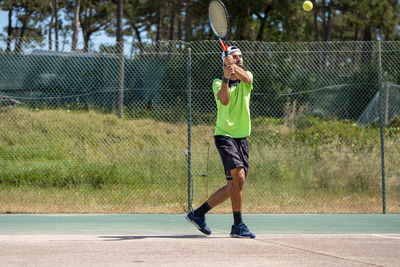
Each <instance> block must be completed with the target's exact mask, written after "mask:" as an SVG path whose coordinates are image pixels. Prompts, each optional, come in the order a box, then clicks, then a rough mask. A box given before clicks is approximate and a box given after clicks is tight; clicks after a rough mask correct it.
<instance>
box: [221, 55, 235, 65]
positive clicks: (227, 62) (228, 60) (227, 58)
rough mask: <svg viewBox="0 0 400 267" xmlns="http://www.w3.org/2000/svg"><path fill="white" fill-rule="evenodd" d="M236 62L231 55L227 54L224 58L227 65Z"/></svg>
mask: <svg viewBox="0 0 400 267" xmlns="http://www.w3.org/2000/svg"><path fill="white" fill-rule="evenodd" d="M235 63H236V61H235V59H234V58H233V57H232V56H231V55H228V56H226V57H225V58H224V64H225V66H229V65H233V64H235Z"/></svg>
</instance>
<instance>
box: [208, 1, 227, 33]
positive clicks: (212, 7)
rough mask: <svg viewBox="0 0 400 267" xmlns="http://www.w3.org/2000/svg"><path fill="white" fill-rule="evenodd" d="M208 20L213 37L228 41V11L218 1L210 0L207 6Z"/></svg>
mask: <svg viewBox="0 0 400 267" xmlns="http://www.w3.org/2000/svg"><path fill="white" fill-rule="evenodd" d="M208 20H209V22H210V26H211V29H212V31H213V32H214V35H215V36H216V37H217V38H218V39H225V40H226V39H228V31H229V19H228V11H227V10H226V7H225V5H224V4H223V3H222V2H221V1H220V0H212V1H211V2H210V4H209V5H208Z"/></svg>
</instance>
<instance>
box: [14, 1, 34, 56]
mask: <svg viewBox="0 0 400 267" xmlns="http://www.w3.org/2000/svg"><path fill="white" fill-rule="evenodd" d="M25 8H26V10H25V15H24V19H23V20H22V26H21V32H20V34H19V36H18V39H17V43H16V44H15V52H17V53H20V52H22V48H21V46H22V39H23V38H24V34H25V30H26V26H27V25H28V21H29V17H30V16H31V12H30V11H29V7H25Z"/></svg>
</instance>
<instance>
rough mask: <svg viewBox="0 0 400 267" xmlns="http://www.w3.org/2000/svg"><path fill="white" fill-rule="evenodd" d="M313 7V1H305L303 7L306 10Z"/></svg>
mask: <svg viewBox="0 0 400 267" xmlns="http://www.w3.org/2000/svg"><path fill="white" fill-rule="evenodd" d="M312 8H313V4H312V2H311V1H304V3H303V9H304V11H307V12H308V11H311V9H312Z"/></svg>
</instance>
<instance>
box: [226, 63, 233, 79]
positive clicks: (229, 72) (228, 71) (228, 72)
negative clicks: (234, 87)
mask: <svg viewBox="0 0 400 267" xmlns="http://www.w3.org/2000/svg"><path fill="white" fill-rule="evenodd" d="M233 74H235V69H234V68H233V66H232V65H228V66H225V69H224V77H225V78H228V79H229V78H230V77H231V76H232V75H233Z"/></svg>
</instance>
